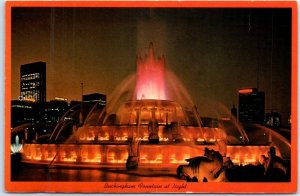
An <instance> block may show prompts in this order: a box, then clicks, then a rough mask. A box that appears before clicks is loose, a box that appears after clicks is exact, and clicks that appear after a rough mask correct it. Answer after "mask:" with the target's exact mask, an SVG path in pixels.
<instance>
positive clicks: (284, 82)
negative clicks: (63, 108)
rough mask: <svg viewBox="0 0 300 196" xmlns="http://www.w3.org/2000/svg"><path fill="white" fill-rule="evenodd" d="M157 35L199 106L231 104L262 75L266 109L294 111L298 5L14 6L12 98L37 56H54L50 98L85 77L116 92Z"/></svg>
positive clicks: (94, 87)
mask: <svg viewBox="0 0 300 196" xmlns="http://www.w3.org/2000/svg"><path fill="white" fill-rule="evenodd" d="M272 21H273V22H272ZM272 37H273V39H272ZM272 40H273V41H272ZM151 41H152V42H153V43H154V48H155V52H156V54H160V55H161V54H164V55H165V56H166V66H167V67H168V68H169V69H170V70H172V71H173V72H174V73H175V74H176V75H177V76H178V78H180V80H181V81H182V83H183V84H184V85H185V86H186V88H187V91H188V92H189V93H190V95H191V97H192V99H193V100H194V103H195V105H197V107H198V110H199V112H200V113H202V114H209V113H210V111H212V110H217V109H215V108H219V107H223V108H227V109H229V110H230V108H231V106H232V104H233V103H235V104H236V105H237V104H238V103H237V101H238V94H237V91H238V89H240V88H245V87H256V86H257V81H259V90H261V91H265V93H266V109H267V111H268V110H269V109H270V108H271V107H272V109H273V110H275V111H278V112H281V113H290V105H291V104H290V98H291V96H290V94H291V90H290V87H291V9H253V8H252V9H210V8H199V9H197V8H194V9H183V8H171V9H164V8H157V9H131V8H126V9H125V8H112V9H108V8H74V9H73V8H13V9H12V99H17V98H18V96H19V94H20V92H19V91H20V87H19V86H20V78H19V77H20V73H19V72H20V65H21V64H26V63H30V62H35V61H45V62H46V63H47V100H52V99H53V98H54V97H64V98H68V100H80V97H81V85H80V83H81V82H83V83H84V93H85V94H87V93H94V92H99V93H104V94H107V95H108V96H110V95H111V94H112V92H113V90H114V89H115V88H116V87H117V86H118V84H120V82H121V81H122V80H123V79H125V78H126V77H127V76H128V75H130V74H133V73H134V72H135V69H136V67H135V66H136V65H135V60H136V56H137V55H138V54H144V53H145V51H146V49H147V47H148V45H149V42H151ZM271 65H272V66H271ZM271 67H272V71H271ZM271 73H272V80H271ZM271 83H272V85H271ZM270 89H272V93H271V90H270ZM270 94H272V96H271V98H272V106H271V104H270ZM108 104H109V103H108Z"/></svg>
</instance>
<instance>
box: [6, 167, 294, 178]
mask: <svg viewBox="0 0 300 196" xmlns="http://www.w3.org/2000/svg"><path fill="white" fill-rule="evenodd" d="M226 176H227V179H228V181H229V182H288V181H290V175H287V176H285V175H282V174H281V173H280V172H279V173H277V172H276V173H275V174H274V175H268V176H266V175H264V173H263V168H262V167H260V166H253V165H247V166H235V167H233V168H231V169H227V171H226ZM11 180H12V181H57V182H72V181H82V182H106V181H114V182H153V181H156V182H163V181H169V182H173V181H174V182H175V181H178V182H180V181H181V182H184V181H185V179H179V178H177V175H176V168H139V169H137V170H131V171H128V170H127V169H126V168H125V167H120V168H97V169H96V168H94V169H89V168H75V169H74V168H63V167H61V168H58V167H53V168H50V169H48V168H47V167H45V166H42V165H31V164H24V163H18V164H15V165H12V171H11Z"/></svg>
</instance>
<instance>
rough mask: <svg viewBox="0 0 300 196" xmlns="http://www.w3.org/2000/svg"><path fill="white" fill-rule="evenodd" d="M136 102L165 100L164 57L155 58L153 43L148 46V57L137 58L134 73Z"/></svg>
mask: <svg viewBox="0 0 300 196" xmlns="http://www.w3.org/2000/svg"><path fill="white" fill-rule="evenodd" d="M136 77H137V79H136V94H137V97H136V99H137V100H141V99H156V100H166V99H167V98H168V97H167V95H166V84H165V57H164V56H162V57H158V58H155V54H154V48H153V43H152V42H151V43H150V45H149V51H148V55H145V57H144V58H142V57H138V58H137V73H136Z"/></svg>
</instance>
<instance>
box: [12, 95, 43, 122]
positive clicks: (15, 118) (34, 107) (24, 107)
mask: <svg viewBox="0 0 300 196" xmlns="http://www.w3.org/2000/svg"><path fill="white" fill-rule="evenodd" d="M38 118H39V104H38V103H36V102H32V101H22V100H12V101H11V127H12V128H14V127H17V126H19V125H22V124H26V123H30V124H33V123H36V121H38Z"/></svg>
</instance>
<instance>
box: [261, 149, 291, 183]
mask: <svg viewBox="0 0 300 196" xmlns="http://www.w3.org/2000/svg"><path fill="white" fill-rule="evenodd" d="M265 164H266V166H265V170H266V171H265V174H266V176H267V177H268V178H269V179H270V180H271V181H273V180H275V181H278V180H283V178H284V177H285V176H286V173H287V167H286V162H285V161H284V160H283V159H282V158H280V157H278V156H276V149H275V147H273V146H272V147H270V150H269V152H268V158H267V160H266V163H265Z"/></svg>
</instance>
